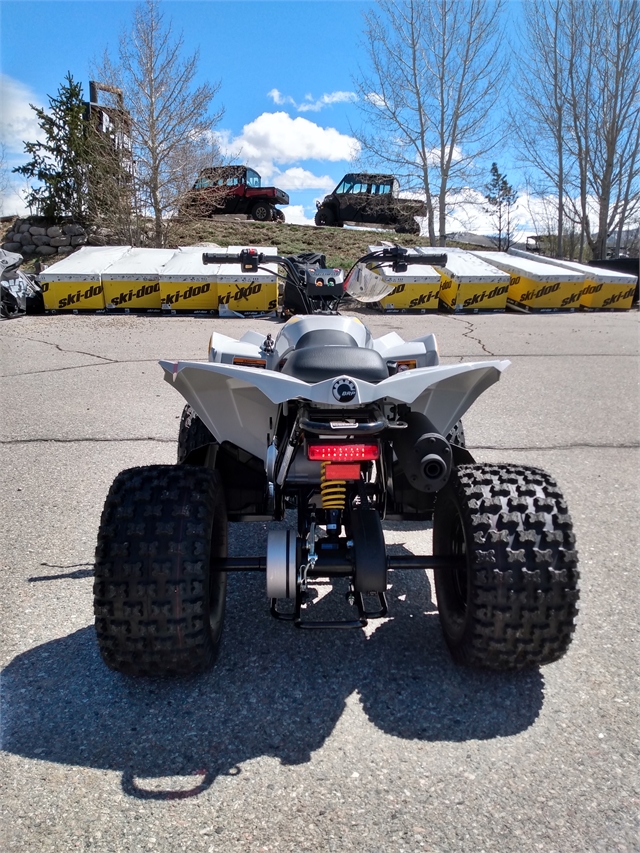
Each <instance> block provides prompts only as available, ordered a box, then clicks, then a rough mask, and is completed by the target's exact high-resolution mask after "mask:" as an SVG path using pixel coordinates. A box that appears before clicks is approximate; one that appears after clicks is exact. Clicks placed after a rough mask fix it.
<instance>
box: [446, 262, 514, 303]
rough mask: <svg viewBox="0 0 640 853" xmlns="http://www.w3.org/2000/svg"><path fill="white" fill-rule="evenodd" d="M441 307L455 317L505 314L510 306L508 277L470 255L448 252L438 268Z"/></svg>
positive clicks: (489, 264)
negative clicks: (445, 261) (445, 263)
mask: <svg viewBox="0 0 640 853" xmlns="http://www.w3.org/2000/svg"><path fill="white" fill-rule="evenodd" d="M438 271H439V272H440V274H441V276H442V280H441V282H440V304H441V306H442V308H444V309H445V311H453V312H454V313H455V314H479V313H480V312H483V313H496V312H502V311H504V310H505V308H506V306H507V294H508V292H509V275H508V274H507V273H505V272H503V271H501V270H499V269H496V267H495V266H494V265H493V264H491V263H487V262H486V261H484V260H482V259H481V258H477V257H475V255H473V254H471V253H470V252H448V251H447V265H446V267H442V268H438Z"/></svg>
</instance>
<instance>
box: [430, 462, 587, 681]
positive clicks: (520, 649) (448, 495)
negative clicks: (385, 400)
mask: <svg viewBox="0 0 640 853" xmlns="http://www.w3.org/2000/svg"><path fill="white" fill-rule="evenodd" d="M574 543H575V537H574V535H573V531H572V525H571V518H570V516H569V515H568V513H567V506H566V503H565V502H564V500H563V498H562V494H561V492H560V490H559V489H558V487H557V485H556V483H555V481H554V480H553V479H552V478H551V477H549V475H548V474H546V473H545V472H544V471H542V470H540V469H538V468H527V467H523V466H515V465H513V466H512V465H463V466H460V467H459V468H457V469H454V471H453V472H452V474H451V478H450V480H449V483H448V484H447V486H446V487H445V488H444V489H443V490H442V491H441V492H439V493H438V497H437V500H436V506H435V512H434V521H433V552H434V554H435V555H438V556H444V555H456V556H460V557H461V558H462V559H463V561H464V563H465V567H464V568H463V569H461V570H459V571H451V570H447V569H436V571H435V587H436V595H437V598H438V610H439V614H440V623H441V625H442V630H443V632H444V637H445V641H446V643H447V645H448V647H449V650H450V651H451V654H452V656H453V658H454V660H455V661H456V662H457V663H461V664H467V665H471V666H479V667H484V668H487V669H494V670H519V669H524V668H525V667H530V666H537V665H540V664H546V663H551V662H553V661H556V660H558V659H559V658H561V657H562V656H563V655H564V653H565V652H566V650H567V648H568V646H569V643H570V642H571V635H572V633H573V630H574V620H575V617H576V613H577V601H578V595H579V593H578V576H579V573H578V569H577V553H576V551H575V550H574Z"/></svg>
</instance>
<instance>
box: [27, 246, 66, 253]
mask: <svg viewBox="0 0 640 853" xmlns="http://www.w3.org/2000/svg"><path fill="white" fill-rule="evenodd" d="M23 251H24V250H23ZM57 251H58V250H57V249H56V248H55V247H54V246H38V248H37V249H36V254H37V255H55V254H56V252H57Z"/></svg>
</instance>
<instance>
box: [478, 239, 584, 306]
mask: <svg viewBox="0 0 640 853" xmlns="http://www.w3.org/2000/svg"><path fill="white" fill-rule="evenodd" d="M472 254H474V255H476V257H479V258H481V259H482V260H485V261H487V263H490V264H491V265H492V266H496V267H498V269H501V270H503V271H504V272H507V273H509V275H510V276H511V283H510V284H509V295H508V296H507V307H508V308H512V309H513V310H515V311H523V312H524V313H526V314H529V313H537V312H551V311H576V310H577V309H578V308H579V307H580V298H581V296H582V290H583V288H584V282H585V276H584V274H583V273H579V272H575V271H573V270H567V269H564V268H563V267H559V266H556V265H555V264H554V265H551V264H544V263H541V262H540V261H539V260H537V259H536V260H535V261H533V260H531V259H530V258H519V257H516V256H514V255H508V254H507V253H506V252H481V251H478V252H473V253H472Z"/></svg>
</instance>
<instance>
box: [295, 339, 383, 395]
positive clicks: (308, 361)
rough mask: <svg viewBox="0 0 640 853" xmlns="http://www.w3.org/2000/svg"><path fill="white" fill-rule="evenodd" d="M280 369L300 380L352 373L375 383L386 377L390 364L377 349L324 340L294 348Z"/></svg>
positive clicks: (315, 380) (320, 380) (329, 377)
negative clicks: (336, 343) (331, 342)
mask: <svg viewBox="0 0 640 853" xmlns="http://www.w3.org/2000/svg"><path fill="white" fill-rule="evenodd" d="M304 337H306V335H305V336H304ZM301 340H302V339H301ZM281 370H282V373H286V375H287V376H295V378H296V379H301V380H302V381H303V382H322V381H324V380H325V379H333V377H334V376H351V377H353V379H362V380H363V381H364V382H372V383H375V382H381V381H382V380H383V379H388V377H389V368H388V367H387V363H386V362H385V360H384V359H383V358H382V356H381V355H380V353H379V352H376V350H373V349H365V348H364V347H359V346H335V345H334V346H331V345H328V346H327V345H326V344H325V345H324V346H303V348H302V349H298V348H296V349H295V350H294V351H293V352H290V353H289V355H288V356H287V359H286V361H285V363H284V365H283V366H282V368H281Z"/></svg>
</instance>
